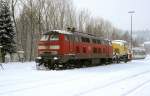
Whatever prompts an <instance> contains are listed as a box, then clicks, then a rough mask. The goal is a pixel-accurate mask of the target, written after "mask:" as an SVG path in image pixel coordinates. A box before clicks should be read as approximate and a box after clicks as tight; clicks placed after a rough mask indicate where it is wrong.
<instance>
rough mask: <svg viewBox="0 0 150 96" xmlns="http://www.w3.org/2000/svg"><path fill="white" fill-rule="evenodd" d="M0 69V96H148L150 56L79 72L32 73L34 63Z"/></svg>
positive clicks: (78, 70)
mask: <svg viewBox="0 0 150 96" xmlns="http://www.w3.org/2000/svg"><path fill="white" fill-rule="evenodd" d="M3 67H4V70H2V69H1V67H0V96H150V91H149V89H150V56H148V57H147V58H146V59H143V60H134V61H131V62H128V63H121V64H111V65H105V66H97V67H90V68H81V69H70V70H59V71H54V70H53V71H44V70H36V68H35V63H34V62H25V63H7V64H3Z"/></svg>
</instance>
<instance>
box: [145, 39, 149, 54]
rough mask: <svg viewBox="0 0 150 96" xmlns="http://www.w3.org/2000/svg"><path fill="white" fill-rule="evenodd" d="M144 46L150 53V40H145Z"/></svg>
mask: <svg viewBox="0 0 150 96" xmlns="http://www.w3.org/2000/svg"><path fill="white" fill-rule="evenodd" d="M144 48H145V50H146V53H147V54H150V41H148V42H144Z"/></svg>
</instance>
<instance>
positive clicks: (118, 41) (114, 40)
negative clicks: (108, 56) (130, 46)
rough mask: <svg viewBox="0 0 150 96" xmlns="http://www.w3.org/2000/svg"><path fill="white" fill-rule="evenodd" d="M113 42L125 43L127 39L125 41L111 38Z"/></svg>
mask: <svg viewBox="0 0 150 96" xmlns="http://www.w3.org/2000/svg"><path fill="white" fill-rule="evenodd" d="M113 42H121V43H127V41H125V40H113Z"/></svg>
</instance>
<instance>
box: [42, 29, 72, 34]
mask: <svg viewBox="0 0 150 96" xmlns="http://www.w3.org/2000/svg"><path fill="white" fill-rule="evenodd" d="M52 32H53V33H54V32H56V33H60V34H72V33H71V32H69V31H65V30H51V31H49V32H46V33H45V34H49V33H52Z"/></svg>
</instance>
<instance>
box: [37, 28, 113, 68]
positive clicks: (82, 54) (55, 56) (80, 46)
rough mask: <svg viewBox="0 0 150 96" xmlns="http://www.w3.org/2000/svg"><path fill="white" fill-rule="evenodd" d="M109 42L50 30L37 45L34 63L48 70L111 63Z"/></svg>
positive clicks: (84, 35) (111, 52)
mask: <svg viewBox="0 0 150 96" xmlns="http://www.w3.org/2000/svg"><path fill="white" fill-rule="evenodd" d="M112 57H113V49H112V44H111V42H110V41H109V40H105V39H104V38H100V37H96V36H94V35H90V34H86V33H81V32H77V31H74V30H69V31H64V30H52V31H49V32H47V33H45V34H43V37H42V38H41V40H40V41H39V43H38V57H37V58H36V62H37V63H38V64H39V66H40V65H44V66H45V67H47V68H49V69H60V68H75V67H77V68H78V67H83V66H93V65H100V64H103V63H106V62H109V63H111V62H112Z"/></svg>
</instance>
